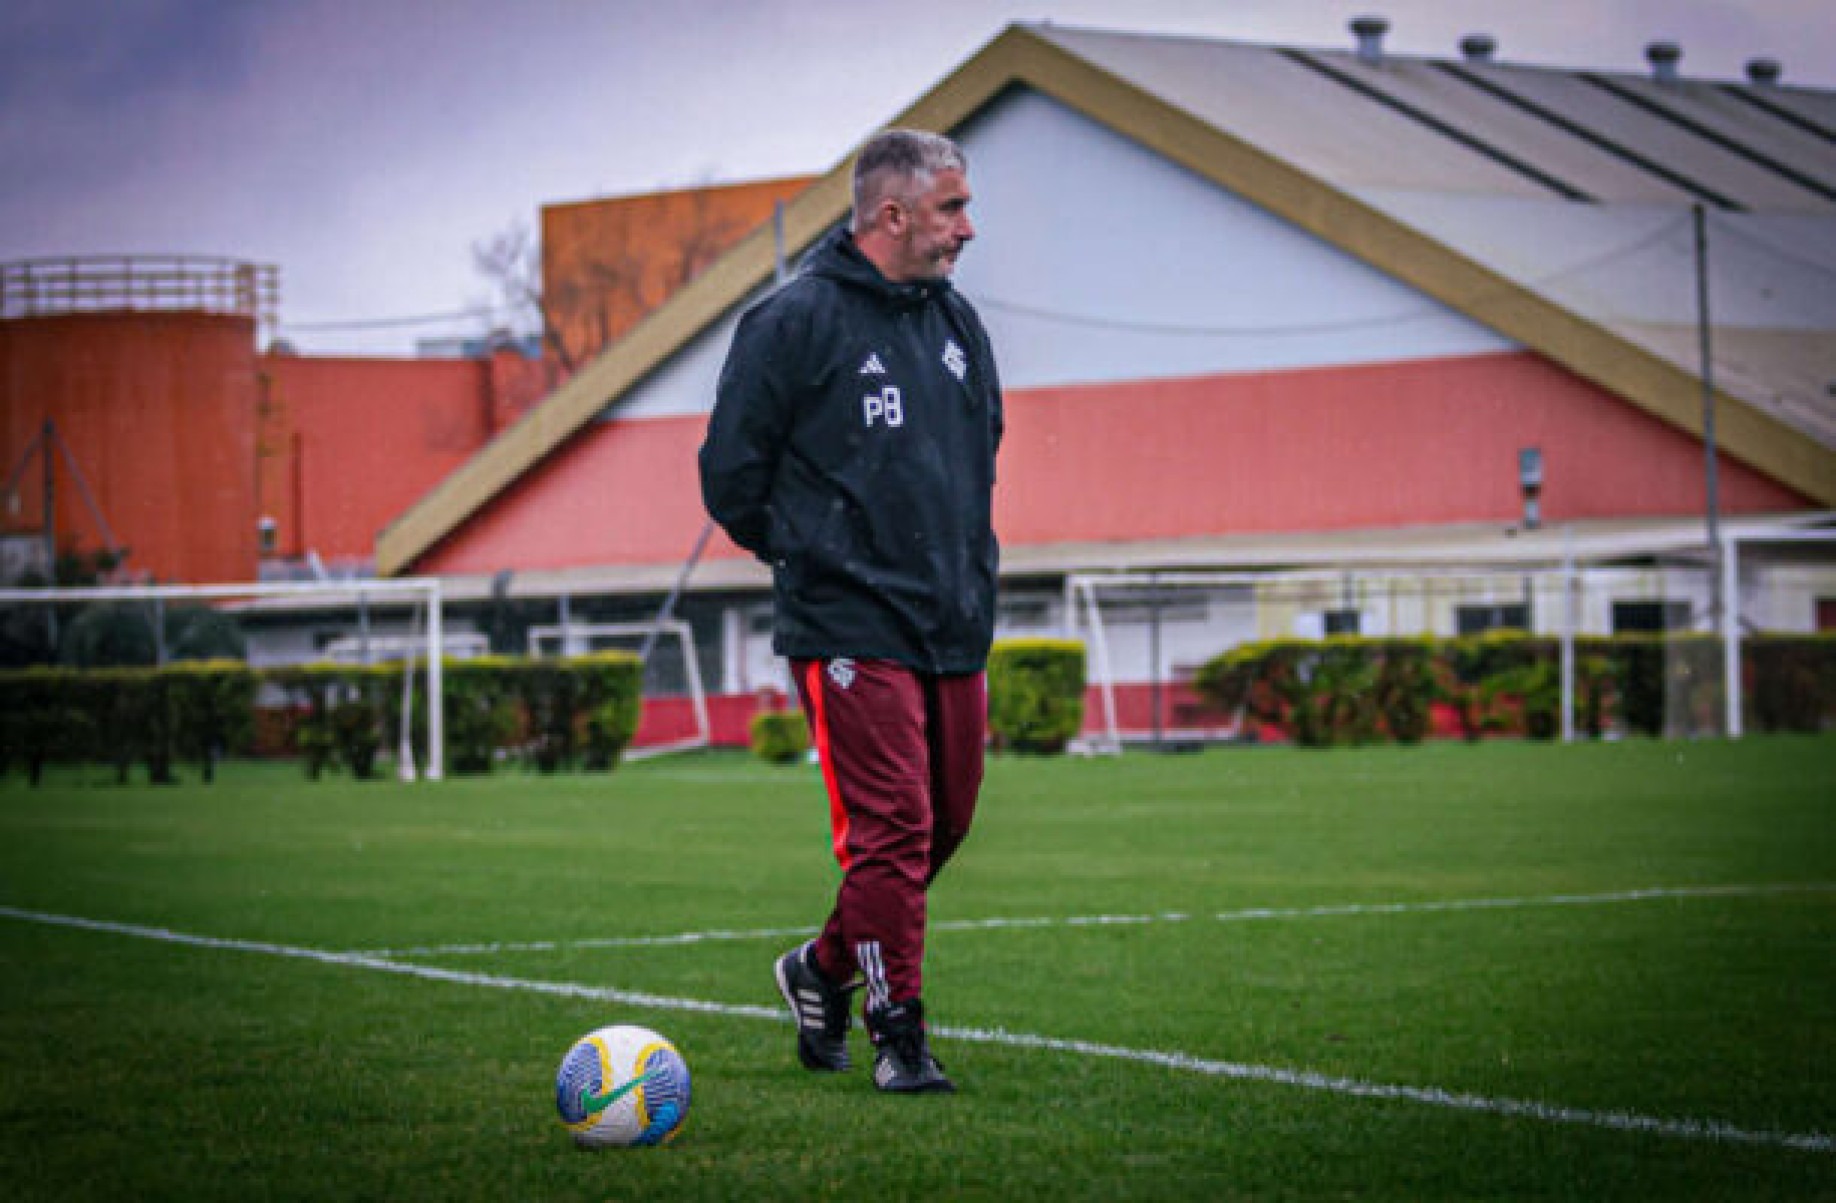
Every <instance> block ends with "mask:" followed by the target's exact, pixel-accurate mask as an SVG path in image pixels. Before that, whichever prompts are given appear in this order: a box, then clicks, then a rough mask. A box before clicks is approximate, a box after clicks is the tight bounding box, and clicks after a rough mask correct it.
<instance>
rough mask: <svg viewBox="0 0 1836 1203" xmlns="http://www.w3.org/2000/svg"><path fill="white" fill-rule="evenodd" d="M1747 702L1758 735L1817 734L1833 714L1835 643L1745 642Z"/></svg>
mask: <svg viewBox="0 0 1836 1203" xmlns="http://www.w3.org/2000/svg"><path fill="white" fill-rule="evenodd" d="M1745 653H1746V659H1747V666H1748V673H1747V679H1748V682H1749V685H1748V697H1749V699H1750V704H1751V706H1752V713H1753V721H1754V724H1755V726H1757V727H1758V728H1759V729H1760V730H1761V731H1798V732H1806V733H1809V732H1817V731H1822V730H1823V729H1824V728H1825V727H1826V726H1827V725H1828V723H1829V721H1830V719H1831V717H1832V715H1833V714H1836V637H1832V636H1830V635H1798V636H1786V635H1762V636H1759V637H1756V638H1754V639H1750V640H1748V642H1747V645H1746V648H1745Z"/></svg>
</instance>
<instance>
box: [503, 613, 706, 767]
mask: <svg viewBox="0 0 1836 1203" xmlns="http://www.w3.org/2000/svg"><path fill="white" fill-rule="evenodd" d="M640 635H646V636H647V635H657V636H668V637H671V638H673V639H675V641H676V643H677V645H678V646H679V647H680V648H681V649H682V671H683V673H684V675H685V676H686V677H687V678H688V687H689V705H690V706H691V707H692V708H693V710H694V714H695V734H693V735H691V736H689V737H688V738H687V739H679V740H676V741H674V742H673V743H667V744H657V745H654V746H652V747H648V748H641V749H631V750H628V751H627V752H626V753H625V759H627V760H644V759H648V758H649V757H652V756H663V755H667V754H668V753H671V752H691V751H694V750H696V749H698V748H706V747H710V746H712V744H713V742H714V724H713V723H712V722H711V721H710V720H709V718H708V694H707V691H706V690H705V689H703V688H702V684H701V664H700V663H699V662H698V661H697V660H696V658H695V632H694V629H693V628H691V627H690V626H689V624H688V623H687V622H686V621H684V620H683V619H680V618H662V619H657V620H654V621H651V622H562V623H546V624H543V625H541V626H532V627H530V628H529V654H530V656H532V657H534V656H541V655H544V654H545V651H544V648H543V643H544V641H550V642H559V643H560V645H561V647H562V649H563V650H565V649H566V648H567V645H568V643H569V641H570V640H573V639H592V638H594V637H595V636H599V637H603V638H610V639H630V638H633V637H636V636H640Z"/></svg>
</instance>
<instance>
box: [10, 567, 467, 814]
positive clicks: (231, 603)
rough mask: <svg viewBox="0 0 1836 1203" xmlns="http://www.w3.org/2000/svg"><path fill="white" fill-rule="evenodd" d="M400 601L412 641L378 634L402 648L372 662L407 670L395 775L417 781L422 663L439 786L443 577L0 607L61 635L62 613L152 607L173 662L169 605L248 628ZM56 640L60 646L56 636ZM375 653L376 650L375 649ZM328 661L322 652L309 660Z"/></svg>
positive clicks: (101, 591)
mask: <svg viewBox="0 0 1836 1203" xmlns="http://www.w3.org/2000/svg"><path fill="white" fill-rule="evenodd" d="M372 601H377V602H394V603H397V604H406V605H407V606H408V607H409V608H410V615H409V619H408V623H407V629H408V631H409V634H408V635H406V636H400V635H397V636H379V637H377V639H378V640H379V641H382V640H387V641H391V642H393V643H396V644H399V645H400V646H399V647H398V648H396V649H395V653H396V654H395V655H393V656H385V657H376V656H374V655H372V656H369V657H367V658H368V659H372V660H373V659H376V658H390V659H400V660H405V661H406V662H407V664H408V671H407V672H406V673H405V674H404V676H403V689H402V701H401V706H402V715H401V724H400V726H401V732H402V736H401V740H402V742H401V746H400V748H399V749H398V753H397V759H396V772H397V775H398V776H400V777H401V778H402V779H403V780H405V781H411V780H414V779H415V777H416V776H417V773H416V767H415V761H416V756H415V753H414V748H413V744H412V739H413V736H412V731H413V729H414V723H413V722H412V721H411V720H412V718H413V713H412V711H413V704H414V691H413V690H412V689H411V688H409V685H410V684H411V682H412V677H413V674H414V672H415V669H416V662H417V661H420V662H421V664H422V666H423V667H424V669H425V672H426V674H427V725H426V727H427V733H426V745H425V747H424V748H423V749H422V755H421V757H420V761H421V764H422V765H423V766H424V767H423V768H422V769H421V771H420V773H419V775H420V776H423V777H425V778H426V779H427V780H429V781H438V780H439V779H440V778H441V776H442V775H443V770H442V766H443V764H444V763H445V716H444V707H443V705H442V701H441V698H442V693H441V687H442V671H441V668H442V666H441V655H440V652H441V649H442V648H444V647H446V638H445V631H444V624H443V621H442V602H441V587H440V580H439V578H437V577H402V578H396V579H391V580H361V581H358V580H337V581H290V582H246V581H245V582H232V583H222V584H205V585H95V586H81V587H78V586H60V587H57V588H0V607H6V608H9V609H13V610H14V613H15V615H19V614H30V613H31V612H32V611H34V610H37V611H41V612H42V613H43V615H44V618H45V622H46V624H47V625H48V626H49V627H50V628H51V629H52V631H53V632H55V630H56V628H57V624H58V621H59V613H60V611H65V610H68V609H70V608H75V607H84V606H93V605H95V604H96V603H109V602H112V603H124V604H127V605H130V606H145V607H146V613H147V619H148V630H149V632H150V633H151V637H152V641H153V644H154V647H155V649H156V654H155V660H156V662H160V663H163V662H164V661H165V659H166V653H167V649H166V646H165V642H164V639H165V631H166V625H167V624H166V622H165V611H166V608H167V607H168V605H170V604H180V605H182V604H184V603H190V602H196V603H205V604H207V605H209V606H210V607H211V608H212V609H214V610H216V611H217V612H219V613H224V614H228V615H231V616H233V617H235V618H236V619H238V620H239V621H241V622H243V623H245V624H246V623H247V622H248V621H250V620H251V619H252V618H254V617H256V616H258V615H259V614H260V613H261V609H262V606H263V604H264V603H268V604H270V605H272V604H275V603H290V604H295V605H297V604H299V603H301V602H306V603H313V604H322V605H323V606H324V607H325V608H328V609H331V608H337V609H347V610H348V609H355V610H357V611H358V612H359V613H360V614H363V615H365V616H366V617H367V614H368V607H369V604H370V602H372ZM50 642H51V643H52V645H53V646H55V642H56V639H55V634H53V636H52V638H51V640H50ZM372 650H373V649H372ZM302 658H315V659H316V658H323V654H322V649H314V654H313V655H312V656H310V657H302Z"/></svg>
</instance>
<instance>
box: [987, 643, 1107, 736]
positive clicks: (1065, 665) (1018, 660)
mask: <svg viewBox="0 0 1836 1203" xmlns="http://www.w3.org/2000/svg"><path fill="white" fill-rule="evenodd" d="M1083 726H1084V645H1083V644H1082V643H1079V642H1076V641H1073V640H1067V639H1006V640H1002V641H1000V642H998V643H996V644H995V645H994V647H993V649H991V650H990V652H989V654H988V730H989V734H990V735H991V736H992V737H993V740H994V745H995V747H996V748H997V749H1000V750H1011V751H1015V752H1031V753H1039V754H1044V755H1053V754H1056V753H1059V752H1062V751H1064V750H1065V745H1066V744H1068V743H1070V742H1071V740H1073V739H1075V738H1077V733H1078V732H1079V731H1081V730H1082V729H1083Z"/></svg>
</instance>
